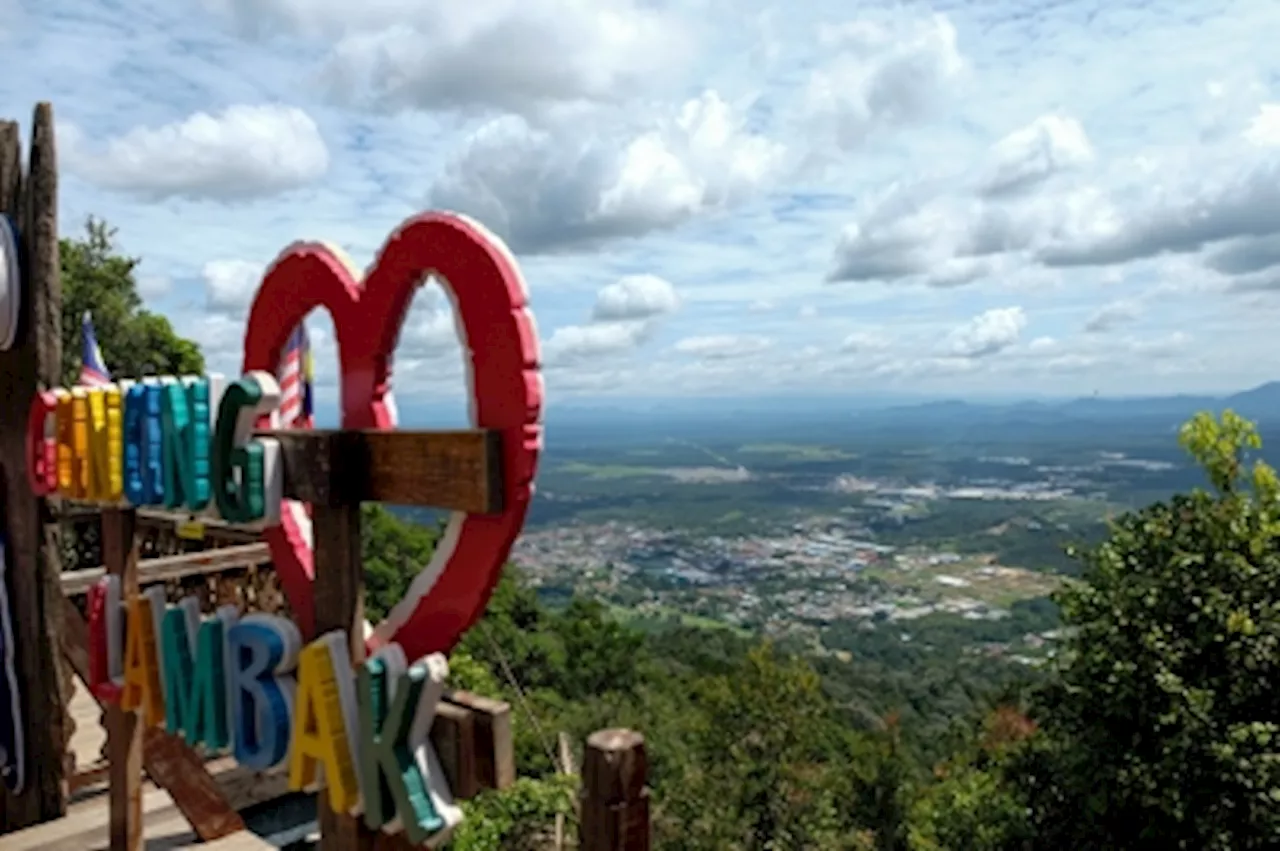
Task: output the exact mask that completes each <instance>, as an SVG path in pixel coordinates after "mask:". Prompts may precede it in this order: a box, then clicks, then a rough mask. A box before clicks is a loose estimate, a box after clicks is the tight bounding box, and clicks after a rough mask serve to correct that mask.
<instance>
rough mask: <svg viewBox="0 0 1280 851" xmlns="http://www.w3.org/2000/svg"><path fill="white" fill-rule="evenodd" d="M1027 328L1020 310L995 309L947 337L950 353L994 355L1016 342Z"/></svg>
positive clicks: (981, 355)
mask: <svg viewBox="0 0 1280 851" xmlns="http://www.w3.org/2000/svg"><path fill="white" fill-rule="evenodd" d="M1026 325H1027V315H1026V313H1024V312H1023V310H1022V308H1021V307H997V308H993V309H991V310H988V311H985V312H983V313H980V314H978V315H977V316H975V317H973V318H972V319H970V320H969V321H968V322H965V323H964V324H963V325H960V326H959V327H957V328H956V329H955V330H953V331H952V332H951V334H950V335H949V336H948V338H947V343H948V347H949V348H950V350H951V352H952V354H954V355H958V356H959V357H963V358H981V357H987V356H988V355H994V354H997V353H998V352H1001V351H1003V350H1004V349H1007V348H1008V347H1009V346H1012V345H1013V344H1014V343H1016V342H1017V341H1018V337H1019V336H1020V335H1021V334H1022V329H1023V328H1025V327H1026Z"/></svg>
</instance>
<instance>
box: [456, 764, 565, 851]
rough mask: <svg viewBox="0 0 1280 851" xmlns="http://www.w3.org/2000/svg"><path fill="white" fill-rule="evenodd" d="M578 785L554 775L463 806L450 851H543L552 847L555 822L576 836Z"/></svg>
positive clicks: (488, 793)
mask: <svg viewBox="0 0 1280 851" xmlns="http://www.w3.org/2000/svg"><path fill="white" fill-rule="evenodd" d="M577 784H578V780H577V778H575V777H569V776H566V775H552V776H550V777H546V778H543V779H541V780H531V779H529V778H527V777H521V778H519V779H518V780H516V782H515V784H514V785H513V786H512V787H511V788H509V789H505V790H503V791H502V792H501V793H495V792H492V791H486V792H483V793H481V794H480V795H479V796H477V797H476V798H475V799H474V800H472V801H466V802H464V803H463V805H462V809H463V812H464V814H465V819H464V820H463V822H462V824H460V825H459V826H458V828H457V830H456V831H454V834H453V838H452V839H451V840H450V843H449V848H450V849H452V851H540V849H544V848H549V847H551V838H552V836H553V835H554V834H553V830H554V825H555V822H556V816H557V815H558V816H560V817H561V819H562V820H563V823H564V825H566V828H567V829H566V832H567V833H573V832H575V831H576V827H575V825H576V822H575V821H574V819H575V818H576V817H575V815H574V810H573V799H574V795H575V793H576V792H577Z"/></svg>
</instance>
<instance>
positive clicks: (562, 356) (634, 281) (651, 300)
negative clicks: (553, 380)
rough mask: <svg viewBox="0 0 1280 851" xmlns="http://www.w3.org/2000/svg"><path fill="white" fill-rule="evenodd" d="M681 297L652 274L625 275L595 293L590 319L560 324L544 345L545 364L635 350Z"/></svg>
mask: <svg viewBox="0 0 1280 851" xmlns="http://www.w3.org/2000/svg"><path fill="white" fill-rule="evenodd" d="M679 306H680V297H679V295H678V294H677V293H676V290H675V287H673V286H671V284H670V283H669V282H668V281H665V280H663V279H662V278H658V277H656V276H654V275H628V276H626V277H624V278H622V279H621V280H618V281H616V282H614V283H612V284H608V285H607V286H604V287H601V288H600V291H599V292H597V293H596V301H595V305H594V307H593V308H592V310H591V320H590V322H588V323H587V324H585V325H562V326H561V327H559V328H557V329H556V330H555V331H554V332H553V333H552V334H551V337H550V339H548V340H547V342H546V345H545V346H544V348H543V351H544V354H545V360H546V363H547V364H548V365H549V366H552V367H559V366H565V365H571V364H574V363H580V362H582V361H583V360H585V359H588V358H593V357H597V356H601V355H611V354H618V353H621V352H626V351H629V350H630V349H634V348H635V347H637V346H639V345H640V344H642V343H644V342H646V341H647V340H648V339H649V338H651V337H652V336H653V334H654V332H655V331H656V330H657V328H658V322H659V320H660V318H661V317H663V316H665V315H667V314H669V313H673V312H675V311H676V310H677V309H678V308H679Z"/></svg>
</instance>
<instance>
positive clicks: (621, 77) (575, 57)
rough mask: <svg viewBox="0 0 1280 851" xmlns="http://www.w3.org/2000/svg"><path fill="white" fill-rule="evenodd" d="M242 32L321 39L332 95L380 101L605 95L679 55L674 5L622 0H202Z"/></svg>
mask: <svg viewBox="0 0 1280 851" xmlns="http://www.w3.org/2000/svg"><path fill="white" fill-rule="evenodd" d="M209 5H212V6H214V7H215V8H218V9H219V10H220V11H221V12H223V14H224V15H226V16H228V17H229V18H230V19H231V20H232V22H233V24H234V26H235V27H236V28H237V29H238V31H239V32H241V33H242V34H244V35H246V36H249V37H251V38H258V39H264V40H266V39H269V38H270V37H271V36H273V35H275V34H276V33H278V32H280V31H281V30H283V31H285V32H289V33H294V34H300V35H302V36H304V37H308V38H311V39H316V40H320V41H322V42H324V43H325V44H326V45H327V46H328V48H329V53H328V56H327V58H326V60H325V63H324V69H323V78H324V81H325V82H326V83H327V84H328V86H329V88H330V90H331V91H332V93H333V94H334V95H336V96H337V97H338V99H339V100H340V101H341V102H344V103H353V104H359V105H362V106H371V107H375V108H378V109H387V110H394V109H401V108H422V109H447V108H458V107H469V106H475V105H480V106H486V107H491V108H497V109H500V110H504V111H512V112H528V111H530V110H536V109H538V108H541V107H544V106H546V105H548V104H553V103H557V102H573V101H612V100H614V99H616V98H619V97H621V96H623V95H627V94H632V93H635V92H636V91H638V90H641V89H642V87H643V84H644V83H645V82H646V80H647V79H648V78H650V77H652V76H655V75H661V74H664V73H666V72H667V71H668V70H669V68H670V66H673V65H679V64H681V63H682V62H683V61H684V58H685V57H686V55H687V53H688V51H689V47H690V45H689V41H688V37H687V34H686V31H685V27H684V26H683V24H682V23H681V22H680V20H679V19H678V18H676V17H675V16H674V15H672V14H669V13H667V12H664V11H663V10H661V9H657V8H654V7H652V6H651V5H650V4H647V3H637V2H632V1H631V0H592V2H589V3H583V2H576V0H519V2H516V0H473V2H467V3H421V2H417V0H379V2H371V3H365V4H361V3H346V2H339V0H320V1H319V2H308V0H264V2H260V3H244V2H236V0H209Z"/></svg>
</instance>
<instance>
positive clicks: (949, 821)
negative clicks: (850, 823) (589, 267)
mask: <svg viewBox="0 0 1280 851" xmlns="http://www.w3.org/2000/svg"><path fill="white" fill-rule="evenodd" d="M910 821H911V829H910V848H911V851H950V849H965V851H1001V849H1007V848H1013V847H1017V846H1016V843H1018V842H1021V841H1024V840H1026V839H1028V838H1029V836H1028V834H1029V826H1028V824H1027V817H1026V806H1025V804H1023V802H1022V800H1021V798H1020V796H1019V795H1018V794H1017V793H1016V791H1015V790H1013V789H1011V788H1010V786H1009V785H1008V784H1007V783H1006V782H1005V780H1004V777H1003V775H1002V774H1001V773H1000V772H999V771H997V770H984V769H982V768H978V767H976V766H972V765H962V766H959V767H957V768H956V769H955V770H953V771H951V772H949V773H948V774H947V775H946V776H945V777H943V778H942V780H940V781H939V782H938V783H935V784H933V785H932V786H930V787H928V788H926V789H925V791H924V792H923V794H921V795H920V797H919V798H917V799H916V801H915V803H914V805H913V806H912V809H911V819H910Z"/></svg>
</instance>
